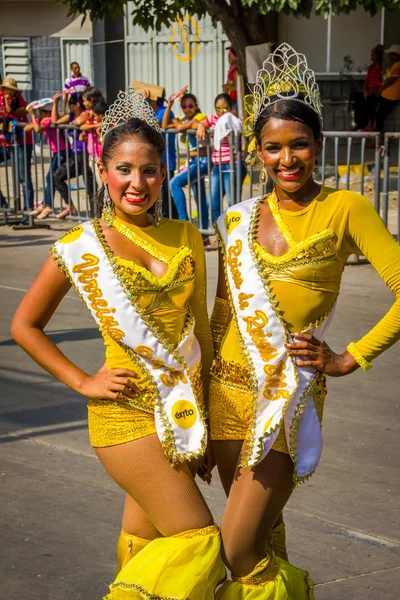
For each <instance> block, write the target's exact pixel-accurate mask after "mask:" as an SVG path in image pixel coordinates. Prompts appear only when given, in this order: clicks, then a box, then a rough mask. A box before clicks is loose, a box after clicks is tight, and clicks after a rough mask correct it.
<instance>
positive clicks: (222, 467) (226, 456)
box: [213, 440, 283, 527]
mask: <svg viewBox="0 0 400 600" xmlns="http://www.w3.org/2000/svg"><path fill="white" fill-rule="evenodd" d="M242 445H243V440H224V441H219V440H216V441H214V442H213V448H214V454H215V460H216V461H217V468H218V473H219V476H220V479H221V483H222V487H223V488H224V491H225V494H226V495H227V496H229V492H230V490H231V486H232V483H233V480H234V477H235V474H236V470H237V464H238V462H239V456H240V451H241V449H242ZM281 523H283V514H282V513H281V514H280V515H279V516H278V517H277V519H276V522H275V525H274V527H277V526H278V525H280V524H281Z"/></svg>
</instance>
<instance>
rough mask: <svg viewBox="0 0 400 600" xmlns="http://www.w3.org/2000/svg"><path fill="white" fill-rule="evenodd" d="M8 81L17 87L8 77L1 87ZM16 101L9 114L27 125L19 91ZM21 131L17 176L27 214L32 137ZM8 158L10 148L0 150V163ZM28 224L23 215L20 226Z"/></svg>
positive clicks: (30, 205)
mask: <svg viewBox="0 0 400 600" xmlns="http://www.w3.org/2000/svg"><path fill="white" fill-rule="evenodd" d="M10 81H11V83H12V84H13V85H14V86H15V87H18V86H17V82H16V81H15V80H10V78H9V77H8V78H7V77H6V78H5V79H4V81H3V82H2V85H3V86H5V87H6V84H7V83H8V85H9V84H10ZM18 101H19V107H18V108H16V109H15V110H14V111H13V112H12V113H10V114H11V116H12V117H13V118H14V119H16V120H17V121H19V122H20V123H28V117H27V114H26V106H27V104H28V103H27V102H26V100H25V98H24V97H23V95H22V93H21V91H20V90H18ZM22 131H23V130H22V128H18V129H17V132H18V135H17V139H18V176H19V183H20V184H21V186H22V192H23V197H24V212H25V213H27V212H28V211H30V210H32V209H33V201H34V191H33V184H32V175H31V162H32V152H33V136H32V133H26V134H23V133H22ZM10 158H11V154H10V148H9V147H6V146H3V147H2V149H1V150H0V162H4V161H5V160H10ZM28 223H29V219H28V216H27V215H24V216H23V218H22V221H21V222H20V224H21V225H27V224H28Z"/></svg>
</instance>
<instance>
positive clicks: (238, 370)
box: [210, 355, 251, 392]
mask: <svg viewBox="0 0 400 600" xmlns="http://www.w3.org/2000/svg"><path fill="white" fill-rule="evenodd" d="M210 374H211V376H212V377H214V378H215V379H217V380H219V381H221V382H222V383H225V384H227V383H232V384H233V385H236V386H243V387H244V388H246V389H248V390H249V392H251V388H250V387H249V383H250V378H251V375H250V370H249V369H246V367H245V366H243V365H241V364H239V363H237V362H233V361H231V360H224V359H223V358H221V356H220V355H217V356H216V357H215V358H214V360H213V362H212V365H211V370H210Z"/></svg>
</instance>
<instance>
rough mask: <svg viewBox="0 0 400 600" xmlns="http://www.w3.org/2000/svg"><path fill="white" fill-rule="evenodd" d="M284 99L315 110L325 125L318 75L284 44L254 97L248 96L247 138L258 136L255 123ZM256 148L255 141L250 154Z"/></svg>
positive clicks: (261, 77)
mask: <svg viewBox="0 0 400 600" xmlns="http://www.w3.org/2000/svg"><path fill="white" fill-rule="evenodd" d="M282 100H296V101H297V102H303V104H306V105H307V106H309V107H310V108H311V109H312V110H314V111H315V112H316V113H317V114H318V116H319V118H320V120H321V123H322V105H321V96H320V92H319V88H318V84H317V82H316V80H315V73H314V71H313V70H312V69H310V68H309V67H308V64H307V59H306V57H305V55H304V54H300V53H298V52H296V50H294V49H293V48H292V47H291V46H289V44H286V42H284V43H283V44H281V45H280V46H278V48H276V50H275V51H274V52H272V53H271V54H269V56H268V57H267V58H266V60H265V61H264V63H263V66H262V68H261V69H260V70H259V71H258V72H257V77H256V83H255V85H254V90H253V94H249V95H247V96H245V98H244V103H245V109H246V111H247V113H248V115H249V117H247V119H246V120H245V121H244V123H243V135H245V136H246V137H251V136H253V135H254V124H255V123H256V122H257V119H258V118H259V116H260V114H261V113H262V112H263V111H264V110H265V109H266V108H268V107H269V106H272V105H273V104H276V103H277V102H281V101H282ZM255 149H256V141H255V139H254V138H253V139H252V140H251V142H250V145H249V148H248V150H249V152H254V150H255Z"/></svg>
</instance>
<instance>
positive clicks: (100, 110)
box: [81, 100, 108, 186]
mask: <svg viewBox="0 0 400 600" xmlns="http://www.w3.org/2000/svg"><path fill="white" fill-rule="evenodd" d="M107 110H108V104H107V103H106V102H104V100H97V102H95V103H94V104H93V108H92V110H91V116H90V118H89V119H88V120H87V121H86V122H85V123H83V125H81V130H82V132H83V136H82V139H84V136H86V139H87V151H88V155H89V157H90V159H91V165H92V168H93V170H94V172H95V175H96V181H97V184H98V186H101V185H102V181H101V179H100V175H99V173H98V171H97V163H98V162H99V160H100V158H101V139H100V137H101V122H102V120H103V117H104V114H105V112H106V111H107Z"/></svg>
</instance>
